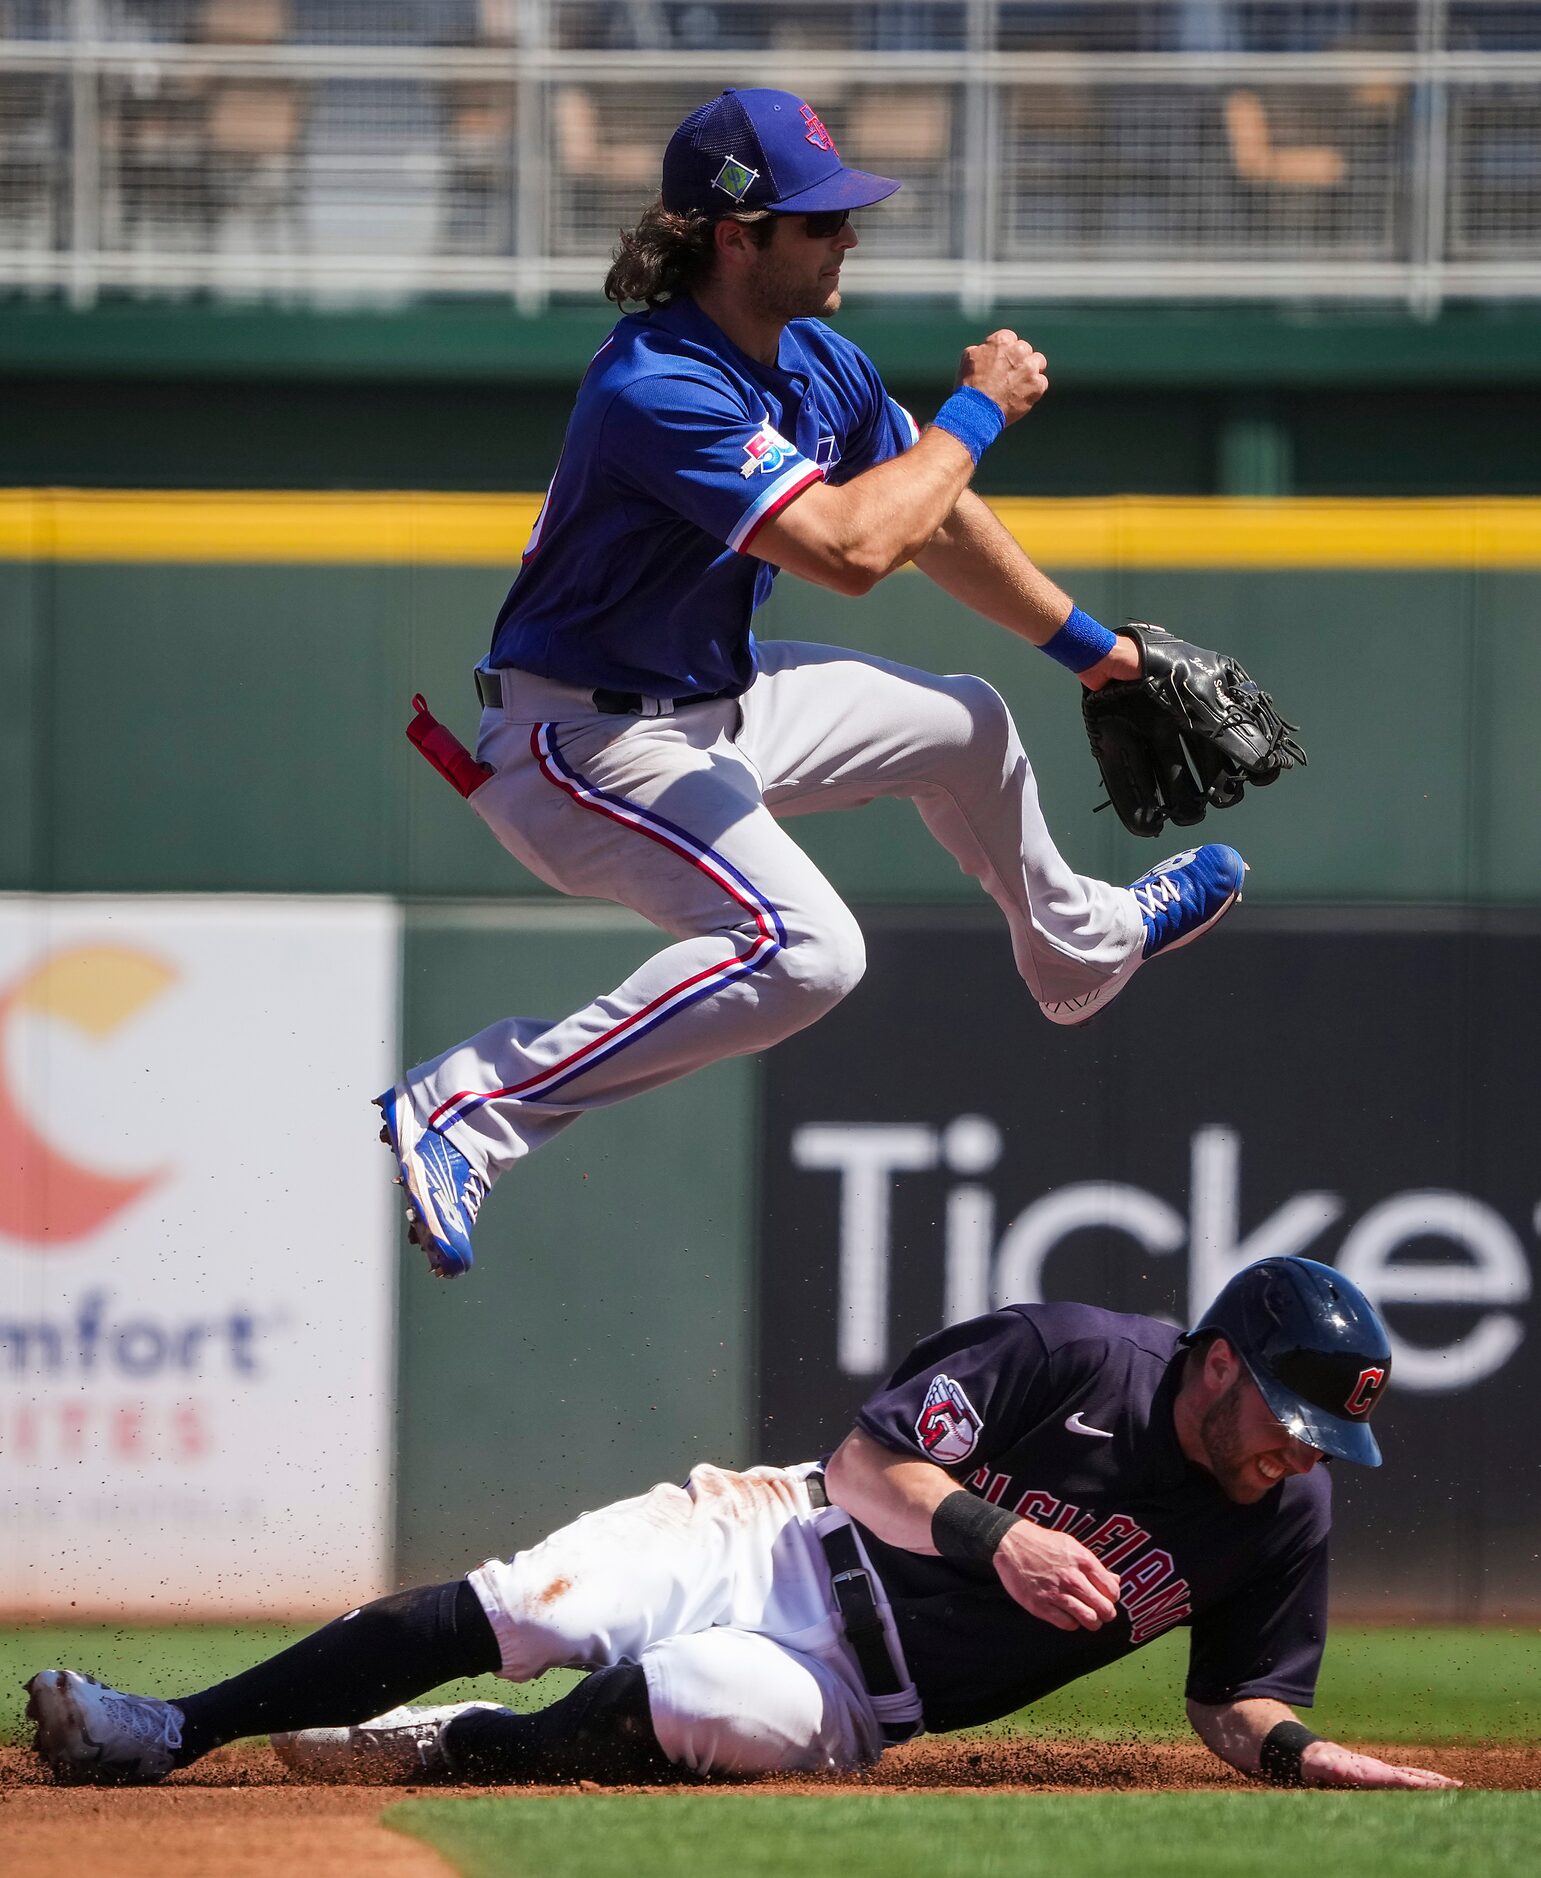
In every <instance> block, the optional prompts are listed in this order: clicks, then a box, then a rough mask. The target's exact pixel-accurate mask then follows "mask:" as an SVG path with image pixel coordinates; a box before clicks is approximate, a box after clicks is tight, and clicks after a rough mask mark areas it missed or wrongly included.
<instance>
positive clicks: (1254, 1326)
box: [1188, 1255, 1391, 1467]
mask: <svg viewBox="0 0 1541 1878" xmlns="http://www.w3.org/2000/svg"><path fill="white" fill-rule="evenodd" d="M1205 1331H1211V1332H1214V1333H1216V1334H1218V1335H1219V1336H1222V1337H1223V1338H1224V1339H1225V1340H1226V1342H1227V1343H1228V1344H1229V1345H1230V1346H1231V1348H1232V1349H1233V1350H1234V1351H1235V1352H1236V1354H1237V1355H1238V1356H1239V1357H1240V1358H1241V1360H1242V1362H1243V1363H1244V1364H1245V1365H1246V1367H1247V1370H1248V1372H1249V1373H1250V1375H1251V1378H1252V1381H1253V1382H1254V1383H1255V1384H1256V1385H1257V1388H1258V1391H1259V1393H1260V1394H1261V1396H1262V1398H1263V1400H1264V1402H1266V1403H1267V1405H1268V1407H1269V1409H1270V1410H1271V1411H1272V1413H1273V1415H1274V1416H1275V1418H1276V1419H1277V1420H1278V1422H1279V1424H1280V1426H1281V1427H1284V1428H1287V1429H1288V1430H1289V1431H1290V1433H1291V1434H1293V1435H1294V1436H1295V1437H1296V1439H1297V1440H1300V1441H1303V1442H1305V1443H1306V1444H1307V1446H1309V1447H1314V1448H1319V1449H1320V1450H1321V1451H1322V1453H1324V1454H1331V1455H1335V1456H1336V1457H1337V1458H1338V1459H1339V1460H1345V1461H1357V1462H1359V1463H1360V1465H1361V1466H1365V1467H1378V1466H1379V1465H1380V1458H1381V1455H1380V1446H1379V1443H1378V1442H1377V1441H1376V1439H1375V1437H1374V1435H1373V1434H1371V1432H1370V1428H1369V1419H1370V1415H1371V1412H1372V1411H1373V1410H1374V1409H1375V1407H1376V1406H1377V1404H1378V1403H1379V1401H1380V1398H1381V1394H1382V1392H1383V1390H1384V1388H1385V1385H1386V1383H1387V1382H1388V1381H1389V1379H1390V1376H1391V1342H1390V1339H1389V1338H1388V1336H1387V1334H1386V1327H1385V1325H1384V1324H1383V1323H1382V1322H1381V1320H1380V1318H1379V1316H1378V1315H1377V1314H1376V1310H1375V1306H1374V1305H1373V1304H1372V1303H1371V1302H1370V1300H1369V1299H1368V1298H1367V1297H1366V1296H1365V1295H1364V1293H1363V1292H1362V1291H1361V1290H1360V1289H1359V1287H1358V1286H1357V1285H1355V1284H1354V1283H1353V1282H1352V1280H1350V1279H1348V1278H1346V1277H1345V1276H1344V1275H1343V1273H1342V1272H1339V1271H1335V1270H1334V1269H1333V1267H1332V1266H1330V1265H1322V1264H1319V1263H1318V1262H1317V1261H1316V1260H1315V1259H1307V1258H1301V1257H1299V1256H1298V1255H1296V1256H1291V1257H1276V1258H1265V1259H1259V1260H1258V1261H1257V1262H1256V1264H1254V1265H1249V1266H1247V1267H1246V1268H1245V1269H1244V1270H1242V1271H1239V1272H1237V1273H1236V1274H1235V1275H1234V1276H1233V1277H1232V1278H1231V1280H1230V1282H1229V1283H1228V1284H1226V1285H1225V1286H1224V1288H1223V1289H1222V1290H1221V1292H1220V1294H1219V1296H1218V1297H1217V1298H1216V1299H1215V1300H1214V1302H1213V1303H1212V1304H1211V1305H1210V1306H1209V1308H1208V1309H1207V1310H1206V1311H1205V1312H1203V1314H1202V1315H1201V1316H1200V1318H1199V1320H1198V1322H1197V1323H1196V1324H1195V1325H1194V1327H1193V1329H1192V1330H1191V1331H1190V1332H1189V1333H1188V1341H1190V1342H1191V1341H1192V1340H1193V1338H1194V1337H1196V1336H1199V1335H1201V1334H1202V1333H1203V1332H1205Z"/></svg>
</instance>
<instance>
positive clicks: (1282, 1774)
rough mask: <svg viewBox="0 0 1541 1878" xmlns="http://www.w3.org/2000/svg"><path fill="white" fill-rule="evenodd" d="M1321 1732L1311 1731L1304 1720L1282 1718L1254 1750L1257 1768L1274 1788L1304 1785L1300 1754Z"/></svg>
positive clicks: (1319, 1737) (1316, 1739) (1318, 1739)
mask: <svg viewBox="0 0 1541 1878" xmlns="http://www.w3.org/2000/svg"><path fill="white" fill-rule="evenodd" d="M1320 1740H1321V1736H1320V1735H1314V1734H1312V1732H1311V1730H1310V1729H1309V1728H1308V1727H1307V1726H1306V1725H1305V1723H1304V1722H1298V1721H1281V1722H1279V1723H1278V1724H1277V1726H1275V1727H1273V1728H1270V1729H1269V1731H1268V1733H1267V1734H1266V1735H1265V1736H1264V1737H1263V1745H1262V1746H1261V1747H1260V1748H1259V1749H1258V1751H1257V1771H1258V1772H1259V1773H1260V1774H1261V1775H1262V1776H1263V1778H1264V1780H1270V1781H1272V1782H1273V1784H1274V1785H1275V1786H1276V1787H1303V1786H1304V1785H1305V1780H1304V1778H1303V1776H1302V1774H1301V1771H1300V1757H1301V1755H1302V1754H1304V1753H1305V1751H1306V1749H1307V1748H1308V1747H1310V1745H1311V1743H1312V1742H1313V1741H1320Z"/></svg>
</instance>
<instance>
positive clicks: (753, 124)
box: [663, 90, 903, 216]
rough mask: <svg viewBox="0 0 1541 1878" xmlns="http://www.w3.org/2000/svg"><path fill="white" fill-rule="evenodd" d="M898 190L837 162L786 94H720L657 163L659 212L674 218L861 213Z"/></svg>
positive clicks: (821, 132) (818, 124) (809, 111)
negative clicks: (754, 212) (757, 212)
mask: <svg viewBox="0 0 1541 1878" xmlns="http://www.w3.org/2000/svg"><path fill="white" fill-rule="evenodd" d="M902 187H903V185H902V184H901V183H896V182H895V181H894V180H893V178H892V177H889V176H874V175H872V174H871V173H870V172H869V171H867V170H853V169H851V168H849V167H848V166H847V165H846V164H844V163H842V162H841V160H840V152H839V151H838V150H837V149H836V148H835V140H834V138H833V137H831V136H830V134H829V132H828V131H827V130H826V129H825V128H824V124H823V121H822V120H821V119H820V117H819V115H818V113H817V112H816V111H815V110H814V109H813V106H812V105H810V104H805V103H804V102H803V100H802V99H801V98H799V97H798V96H797V94H796V93H795V92H791V91H764V90H755V91H732V90H729V91H725V92H723V94H722V96H721V97H720V98H713V99H712V101H711V103H710V104H703V105H702V106H701V108H700V110H699V111H692V112H691V114H690V116H689V117H687V118H686V119H685V121H684V123H683V124H681V125H680V127H679V129H678V130H677V131H675V133H674V135H673V136H672V137H671V138H670V139H669V147H668V149H667V150H665V151H664V156H663V202H664V207H665V208H666V209H672V210H673V211H674V212H675V213H676V214H677V215H682V214H688V213H689V212H690V211H691V210H696V211H698V212H699V213H700V214H702V215H711V216H718V215H729V214H731V213H732V212H733V211H734V210H735V209H774V210H775V211H776V212H777V213H778V214H785V215H804V214H816V213H817V212H818V211H819V210H821V209H864V208H866V207H867V206H868V204H869V203H873V202H881V201H882V200H883V198H884V197H885V196H891V195H892V194H893V193H894V191H895V190H896V189H899V188H902Z"/></svg>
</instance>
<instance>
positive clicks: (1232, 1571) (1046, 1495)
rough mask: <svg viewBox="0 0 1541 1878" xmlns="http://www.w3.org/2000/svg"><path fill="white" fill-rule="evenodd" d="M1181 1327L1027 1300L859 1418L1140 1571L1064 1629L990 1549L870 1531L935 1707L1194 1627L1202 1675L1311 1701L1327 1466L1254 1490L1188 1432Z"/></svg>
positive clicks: (1002, 1704) (1000, 1700)
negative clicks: (1248, 1493)
mask: <svg viewBox="0 0 1541 1878" xmlns="http://www.w3.org/2000/svg"><path fill="white" fill-rule="evenodd" d="M1178 1337H1179V1332H1177V1331H1176V1330H1173V1329H1172V1328H1171V1327H1170V1326H1169V1325H1166V1324H1160V1323H1157V1322H1155V1321H1154V1320H1153V1319H1151V1318H1148V1317H1128V1316H1122V1315H1119V1314H1117V1313H1115V1312H1112V1311H1100V1310H1095V1309H1093V1308H1091V1307H1090V1306H1087V1305H1080V1304H1043V1305H1028V1304H1023V1305H1011V1306H1009V1307H1008V1308H1006V1309H1005V1310H1001V1311H996V1312H994V1313H993V1314H991V1315H990V1316H988V1317H981V1318H976V1319H975V1320H974V1321H973V1322H971V1323H967V1324H960V1325H957V1326H955V1327H954V1328H952V1329H950V1330H945V1331H943V1332H941V1333H940V1334H939V1335H937V1336H934V1337H930V1338H927V1339H926V1341H925V1342H923V1343H920V1344H918V1345H917V1346H916V1347H915V1349H914V1350H913V1351H911V1353H910V1355H909V1356H908V1357H907V1358H906V1359H905V1361H904V1362H903V1364H901V1366H900V1368H899V1369H898V1371H897V1372H896V1373H895V1375H894V1376H893V1378H892V1379H891V1380H890V1381H889V1383H888V1384H887V1385H886V1386H885V1387H884V1388H883V1389H881V1390H880V1391H879V1392H878V1393H877V1394H876V1395H874V1396H872V1397H871V1398H870V1399H869V1400H868V1401H867V1403H866V1404H865V1405H864V1406H863V1408H862V1410H861V1412H860V1414H859V1415H858V1416H857V1424H858V1426H859V1427H861V1428H862V1429H863V1430H864V1431H865V1432H866V1433H867V1434H869V1435H870V1436H872V1438H873V1439H874V1440H876V1441H879V1442H881V1443H882V1444H883V1446H884V1447H887V1448H892V1449H895V1450H897V1451H898V1452H899V1453H902V1454H913V1455H914V1456H916V1457H917V1458H923V1459H926V1460H929V1461H932V1462H933V1463H935V1464H936V1465H937V1466H939V1467H942V1468H944V1469H945V1470H946V1471H947V1472H948V1473H950V1474H951V1475H952V1476H953V1477H954V1478H955V1479H956V1480H957V1481H958V1482H959V1484H960V1485H961V1486H964V1487H966V1488H967V1489H968V1490H969V1492H971V1493H976V1494H979V1495H980V1496H982V1497H983V1498H984V1499H986V1500H988V1501H990V1502H991V1503H992V1504H994V1505H999V1506H1005V1507H1009V1508H1011V1509H1012V1510H1013V1511H1014V1512H1017V1513H1020V1514H1022V1515H1023V1517H1025V1518H1027V1519H1032V1520H1036V1521H1037V1522H1038V1523H1039V1524H1040V1525H1044V1526H1048V1527H1051V1528H1053V1529H1054V1530H1055V1531H1058V1532H1068V1533H1070V1534H1072V1535H1073V1537H1075V1538H1077V1539H1079V1540H1080V1541H1081V1543H1082V1544H1083V1545H1085V1546H1086V1547H1087V1548H1088V1549H1089V1550H1090V1551H1092V1552H1095V1553H1096V1554H1097V1555H1098V1556H1099V1557H1100V1558H1101V1559H1102V1561H1103V1563H1104V1564H1106V1565H1107V1566H1108V1568H1109V1569H1110V1570H1112V1571H1114V1572H1116V1573H1117V1574H1118V1576H1119V1578H1120V1579H1121V1581H1122V1591H1121V1594H1120V1609H1119V1614H1118V1616H1117V1617H1116V1618H1114V1619H1113V1620H1112V1621H1111V1622H1109V1623H1107V1624H1105V1625H1104V1626H1103V1627H1102V1629H1101V1630H1074V1631H1064V1630H1056V1629H1055V1628H1054V1626H1053V1625H1052V1624H1046V1623H1044V1622H1043V1621H1042V1620H1041V1619H1039V1618H1036V1617H1032V1616H1030V1615H1029V1614H1028V1613H1027V1612H1026V1611H1024V1610H1023V1609H1022V1608H1021V1606H1020V1605H1018V1604H1016V1603H1014V1602H1013V1600H1012V1599H1011V1598H1010V1597H1008V1595H1007V1594H1006V1591H1005V1590H1004V1588H1003V1587H1002V1585H1001V1582H1000V1580H999V1578H998V1577H997V1576H996V1574H995V1571H994V1569H993V1567H991V1566H988V1565H981V1566H970V1565H962V1564H957V1563H954V1562H952V1561H950V1560H947V1559H938V1558H928V1557H924V1556H922V1555H921V1554H919V1553H915V1552H906V1551H903V1550H901V1549H899V1548H898V1547H896V1546H890V1545H885V1544H884V1543H883V1541H882V1540H880V1539H879V1538H877V1537H876V1535H875V1534H873V1533H870V1532H868V1531H867V1530H866V1529H865V1528H862V1529H861V1530H862V1539H863V1543H864V1544H865V1545H866V1547H867V1549H868V1552H869V1554H870V1556H871V1558H872V1562H873V1565H874V1566H875V1567H876V1569H877V1571H878V1574H879V1576H880V1577H881V1578H882V1581H883V1584H884V1587H885V1589H886V1590H887V1592H888V1595H889V1597H890V1599H891V1601H892V1603H893V1607H894V1612H895V1616H896V1619H897V1622H898V1627H899V1633H900V1636H901V1637H902V1639H903V1642H904V1649H905V1654H906V1656H907V1658H908V1661H909V1667H910V1673H911V1675H912V1676H913V1678H914V1680H915V1685H916V1688H917V1690H918V1691H919V1694H920V1699H921V1707H922V1709H923V1711H924V1714H925V1721H926V1726H927V1727H928V1728H929V1729H932V1730H940V1729H948V1728H964V1727H972V1726H976V1725H978V1724H979V1723H981V1722H986V1721H993V1720H994V1719H995V1718H996V1717H997V1716H1000V1715H1009V1714H1010V1713H1011V1712H1012V1711H1013V1710H1014V1709H1018V1708H1021V1707H1023V1706H1024V1705H1025V1704H1027V1703H1029V1702H1036V1701H1037V1700H1038V1699H1039V1698H1040V1697H1041V1696H1045V1695H1047V1694H1048V1693H1049V1692H1050V1691H1051V1690H1053V1689H1058V1688H1060V1687H1062V1686H1063V1685H1064V1684H1065V1683H1067V1682H1071V1681H1073V1680H1074V1679H1075V1678H1077V1677H1079V1676H1084V1675H1086V1674H1087V1673H1088V1672H1090V1671H1092V1670H1095V1669H1099V1668H1101V1667H1102V1666H1103V1665H1104V1664H1107V1663H1111V1662H1114V1661H1115V1660H1116V1659H1117V1658H1119V1657H1121V1656H1126V1655H1128V1653H1129V1652H1130V1651H1131V1650H1136V1649H1138V1648H1139V1647H1140V1646H1141V1645H1142V1644H1145V1643H1149V1642H1150V1641H1151V1639H1152V1638H1153V1637H1157V1636H1159V1635H1161V1634H1162V1632H1164V1631H1166V1630H1170V1629H1171V1628H1172V1627H1173V1626H1174V1625H1177V1624H1186V1625H1188V1626H1189V1629H1190V1633H1191V1636H1190V1645H1189V1661H1188V1680H1187V1693H1188V1694H1189V1695H1190V1696H1191V1697H1192V1698H1193V1699H1194V1700H1195V1701H1199V1702H1230V1701H1235V1700H1238V1699H1240V1698H1242V1697H1246V1696H1271V1697H1273V1698H1275V1699H1276V1700H1278V1701H1281V1702H1292V1703H1300V1704H1302V1705H1305V1706H1309V1705H1310V1703H1311V1700H1312V1698H1313V1696H1314V1694H1315V1689H1316V1675H1317V1669H1318V1667H1319V1665H1320V1662H1321V1654H1322V1645H1323V1643H1324V1642H1325V1640H1326V1633H1327V1532H1328V1527H1329V1525H1330V1523H1331V1488H1330V1484H1329V1479H1328V1475H1327V1472H1326V1470H1325V1469H1324V1468H1322V1467H1316V1468H1313V1469H1312V1470H1311V1472H1310V1473H1308V1474H1295V1475H1291V1476H1289V1477H1287V1478H1286V1479H1285V1480H1284V1481H1282V1482H1281V1483H1280V1485H1279V1486H1278V1487H1276V1488H1274V1489H1273V1490H1272V1491H1271V1492H1270V1493H1268V1494H1266V1495H1265V1496H1264V1497H1263V1499H1261V1500H1259V1501H1257V1502H1256V1503H1255V1504H1253V1505H1251V1506H1239V1505H1237V1504H1236V1503H1235V1502H1234V1501H1231V1500H1229V1499H1227V1498H1226V1496H1225V1494H1224V1493H1223V1492H1222V1491H1221V1489H1220V1486H1219V1484H1218V1482H1217V1481H1216V1480H1215V1478H1214V1476H1213V1475H1212V1474H1210V1473H1209V1472H1208V1471H1207V1470H1206V1469H1204V1468H1202V1467H1198V1466H1195V1465H1194V1464H1193V1463H1192V1462H1191V1461H1189V1460H1188V1459H1187V1458H1186V1456H1185V1455H1184V1454H1183V1452H1182V1449H1181V1448H1180V1447H1179V1446H1178V1442H1177V1433H1176V1428H1175V1425H1174V1423H1173V1419H1172V1403H1173V1399H1174V1398H1175V1396H1176V1393H1177V1388H1178V1383H1179V1380H1180V1375H1181V1370H1182V1348H1181V1346H1180V1345H1179V1343H1178Z"/></svg>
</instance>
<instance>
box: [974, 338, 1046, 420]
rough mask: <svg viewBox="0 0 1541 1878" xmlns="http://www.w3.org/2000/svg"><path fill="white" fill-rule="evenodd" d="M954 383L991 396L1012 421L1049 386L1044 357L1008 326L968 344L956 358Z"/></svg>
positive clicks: (1032, 404) (1029, 408)
mask: <svg viewBox="0 0 1541 1878" xmlns="http://www.w3.org/2000/svg"><path fill="white" fill-rule="evenodd" d="M958 385H959V386H960V387H961V386H964V385H968V386H970V387H972V389H973V390H975V391H982V392H983V393H984V394H985V396H986V397H987V398H993V399H994V400H995V402H996V403H997V404H998V405H999V406H1000V407H1001V409H1002V410H1003V411H1004V412H1005V413H1006V422H1007V423H1008V424H1014V423H1016V421H1017V419H1018V418H1019V417H1026V415H1027V414H1028V412H1029V411H1030V410H1032V408H1033V406H1034V405H1035V404H1036V403H1037V402H1038V400H1039V399H1040V398H1041V397H1042V396H1043V394H1044V393H1045V392H1046V391H1047V390H1048V389H1049V366H1048V361H1047V360H1046V359H1045V358H1044V356H1043V354H1042V353H1041V352H1035V351H1034V350H1033V348H1032V347H1031V346H1030V345H1029V344H1028V343H1027V341H1026V340H1025V339H1019V338H1018V337H1017V335H1016V334H1015V333H1014V332H1012V331H1011V330H1010V328H1008V327H1002V328H1001V330H1000V331H999V332H994V333H991V334H990V336H989V338H988V339H985V340H983V341H981V343H980V344H979V345H977V346H970V347H968V349H967V350H966V351H965V352H964V354H963V357H962V358H961V359H960V360H959V362H958Z"/></svg>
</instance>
